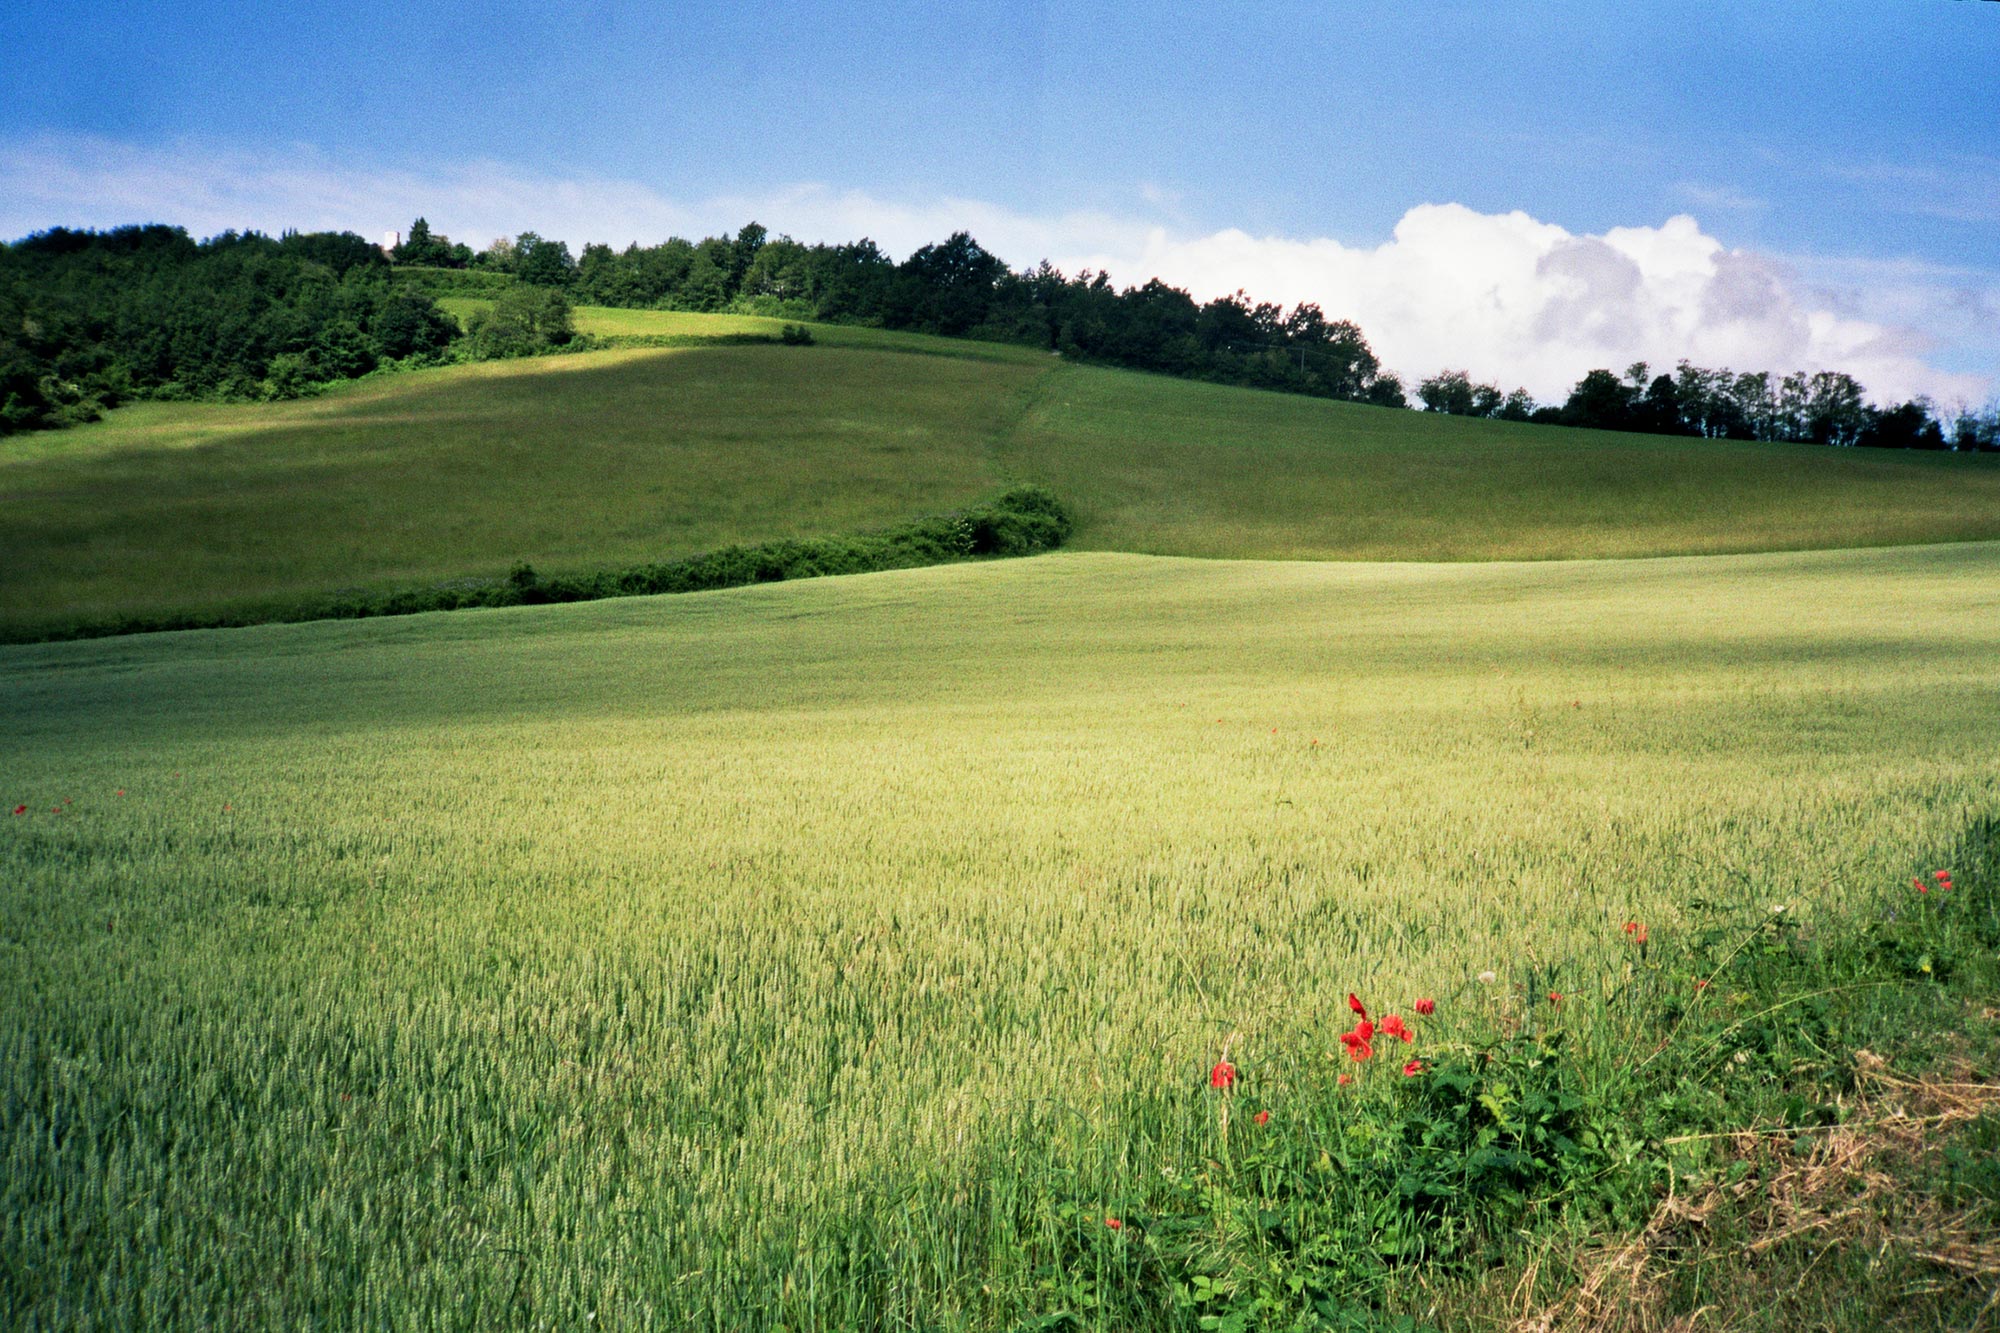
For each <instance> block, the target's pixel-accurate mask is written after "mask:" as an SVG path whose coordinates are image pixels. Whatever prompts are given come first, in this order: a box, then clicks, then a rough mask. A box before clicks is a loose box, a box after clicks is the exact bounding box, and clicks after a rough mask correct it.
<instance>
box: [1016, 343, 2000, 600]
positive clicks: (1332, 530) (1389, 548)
mask: <svg viewBox="0 0 2000 1333" xmlns="http://www.w3.org/2000/svg"><path fill="white" fill-rule="evenodd" d="M1039 388H1040V392H1039V394H1038V396H1037V399H1036V403H1035V407H1034V410H1033V411H1032V412H1031V413H1029V415H1028V416H1027V418H1026V419H1025V420H1024V421H1023V422H1022V424H1021V427H1020V428H1019V429H1017V430H1015V431H1014V432H1012V433H1011V434H1010V435H1009V436H1008V441H1009V448H1008V452H1007V455H1006V456H1007V459H1008V462H1009V464H1010V465H1011V466H1012V467H1013V468H1015V469H1016V470H1017V471H1019V472H1021V473H1023V474H1025V475H1032V476H1034V477H1035V478H1036V479H1037V480H1040V481H1043V482H1044V483H1046V484H1047V485H1049V486H1050V487H1051V488H1053V489H1054V490H1055V491H1057V492H1058V493H1059V494H1061V495H1062V496H1064V497H1065V499H1067V500H1069V501H1070V502H1071V503H1072V504H1073V505H1074V506H1075V507H1076V509H1077V511H1078V518H1079V525H1080V533H1079V539H1078V542H1079V544H1080V545H1082V546H1084V547H1086V548H1091V549H1097V550H1106V551H1145V552H1151V553H1155V554H1161V555H1199V556H1224V557H1233V558H1243V559H1273V558H1277V559H1296V560H1546V559H1587V558H1596V557H1623V556H1638V555H1658V554H1668V553H1688V554H1692V553H1699V552H1730V551H1768V550H1805V549H1815V548H1818V549H1824V548H1828V547H1844V546H1875V545H1896V544H1902V543H1908V542H1925V541H1962V540H1966V539H1984V538H1993V537H2000V457H1995V456H1991V455H1988V456H1983V457H1973V456H1963V457H1955V456H1948V455H1939V454H1921V453H1903V452H1890V451H1883V450H1861V449H1843V450H1832V449H1824V448H1818V447H1815V446H1812V445H1795V444H1742V443H1734V442H1723V441H1709V440H1690V439H1681V438H1669V437H1662V436H1650V435H1627V434H1619V433H1614V432H1609V431H1585V430H1571V429H1568V428H1566V427H1557V426H1529V425H1520V424H1515V423H1512V422H1503V421H1475V420H1468V419H1465V418H1461V417H1448V416H1434V415H1432V414H1430V413H1425V412H1388V411H1384V410H1382V409H1379V408H1371V407H1357V406H1353V405H1351V404H1346V403H1327V402H1319V401H1315V400H1312V399H1305V398H1298V397H1294V396H1289V395H1284V394H1273V393H1257V392H1253V391H1249V390H1244V389H1236V388H1228V387H1223V386H1218V385H1209V384H1196V383H1190V382H1188V381H1185V380H1173V379H1165V378H1160V377H1155V376H1141V375H1133V374H1128V373H1124V372H1120V371H1111V370H1097V369H1073V370H1067V371H1065V372H1064V373H1063V374H1062V375H1060V376H1050V377H1046V378H1044V380H1043V381H1042V382H1041V384H1040V386H1039Z"/></svg>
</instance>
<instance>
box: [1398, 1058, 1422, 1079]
mask: <svg viewBox="0 0 2000 1333" xmlns="http://www.w3.org/2000/svg"><path fill="white" fill-rule="evenodd" d="M1423 1072H1424V1062H1423V1061H1422V1060H1412V1061H1410V1063H1408V1064H1406V1065H1404V1066H1403V1077H1404V1078H1415V1077H1416V1076H1417V1075H1419V1074H1421V1073H1423Z"/></svg>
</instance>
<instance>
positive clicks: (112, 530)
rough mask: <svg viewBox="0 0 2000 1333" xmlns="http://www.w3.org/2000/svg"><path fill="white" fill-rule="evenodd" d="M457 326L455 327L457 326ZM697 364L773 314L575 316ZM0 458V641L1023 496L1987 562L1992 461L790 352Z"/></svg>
mask: <svg viewBox="0 0 2000 1333" xmlns="http://www.w3.org/2000/svg"><path fill="white" fill-rule="evenodd" d="M464 304H465V303H464V302H459V303H457V305H456V306H454V308H460V307H463V306H464ZM579 323H580V325H581V326H582V327H583V328H584V329H585V330H586V331H596V332H600V333H603V334H605V335H606V336H622V337H655V338H663V339H670V340H687V341H690V342H698V341H699V339H698V337H697V336H696V335H698V334H702V333H703V332H704V331H706V333H707V335H708V336H711V337H727V336H734V335H740V334H744V333H757V332H763V331H770V330H774V329H775V328H776V327H777V326H778V324H779V323H780V321H775V320H758V319H753V318H750V317H738V316H712V315H690V314H677V313H673V312H661V311H614V310H592V309H588V308H586V309H584V310H583V311H581V312H579ZM815 336H816V337H817V338H818V339H819V342H818V344H817V345H815V346H812V347H783V346H775V345H770V346H765V345H750V346H741V345H737V346H730V345H718V346H713V347H701V346H679V347H672V348H634V347H626V348H621V349H613V350H604V351H596V352H590V353H583V354H577V355H570V356H554V357H546V358H539V359H535V360H529V361H518V362H507V363H489V364H484V365H473V366H461V367H454V368H450V369H444V370H434V371H424V372H418V373H414V374H403V375H392V376H384V377H378V378H374V379H370V380H366V381H363V382H360V383H357V384H355V385H352V386H350V387H346V388H342V389H339V390H335V391H333V392H329V393H328V394H326V395H325V396H323V397H319V398H313V399H308V400H304V401H299V402H289V403H273V404H263V405H217V404H169V403H149V404H141V405H138V406H134V407H130V408H124V409H120V410H119V411H117V412H114V413H112V414H111V415H110V416H109V417H108V418H107V419H106V420H105V421H102V422H99V423H96V424H94V425H90V426H85V427H82V428H79V429H75V430H69V431H63V432H59V433H51V434H47V435H26V436H15V437H12V438H10V439H8V440H5V441H0V496H4V499H5V503H4V504H0V550H5V551H6V552H7V553H8V558H7V559H6V560H5V561H4V562H0V635H4V636H9V637H15V638H19V637H24V636H33V635H35V634H37V633H45V632H50V631H59V630H60V629H61V628H63V627H64V626H66V625H72V624H76V623H79V622H82V623H103V622H109V621H116V620H119V619H122V618H147V617H160V616H166V615H171V614H194V613H201V612H210V613H219V612H229V613H232V614H239V615H240V614H246V613H257V612H258V610H259V608H279V607H283V606H287V605H296V604H298V603H300V602H305V601H320V600H324V599H325V598H326V597H328V596H329V595H333V594H337V593H340V592H343V591H349V590H361V591H367V592H381V591H392V590H397V589H402V588H411V587H420V586H428V585H431V584H436V583H441V582H449V581H454V580H462V579H495V578H500V577H504V576H505V574H506V572H507V571H508V569H510V568H511V567H512V566H513V565H514V564H515V563H516V562H518V561H527V562H529V563H530V564H532V565H533V566H534V567H535V568H536V569H538V570H541V571H544V572H546V573H554V574H564V573H582V572H589V571H594V570H598V569H606V568H619V567H623V566H627V565H631V564H637V563H644V562H652V561H658V560H664V559H672V558H675V557H679V556H684V555H689V554H694V553H697V552H701V551H705V550H711V549H714V548H716V547H718V546H723V545H728V544H732V543H745V544H748V543H756V542H763V541H769V540H773V539H778V538H785V537H804V536H832V535H843V534H847V533H851V532H854V531H857V530H861V529H867V528H873V527H882V526H887V525H890V524H893V523H897V522H901V521H904V520H907V519H909V518H912V517H914V516H917V515H921V514H928V513H936V512H939V511H942V510H945V509H949V508H952V507H954V506H957V505H960V504H964V503H966V502H968V501H971V500H974V499H978V498H981V497H984V496H988V495H991V494H994V493H997V492H998V491H1000V490H1002V489H1004V488H1006V487H1007V486H1009V485H1012V484H1016V483H1020V482H1038V483H1041V484H1044V485H1047V486H1049V487H1050V488H1051V489H1052V490H1053V491H1054V492H1055V493H1056V494H1057V495H1058V496H1059V497H1060V498H1061V499H1062V500H1064V501H1065V502H1066V503H1068V504H1069V505H1070V506H1071V507H1072V508H1073V509H1074V510H1075V511H1076V514H1077V517H1078V519H1079V530H1078V535H1077V538H1076V543H1077V545H1079V546H1080V547H1082V548H1084V549H1096V550H1123V551H1135V552H1145V553H1150V554H1159V555H1197V556H1224V557H1233V558H1281V559H1328V560H1373V559H1421V560H1493V559H1549V558H1568V557H1596V556H1644V555H1659V554H1675V553H1696V552H1707V551H1718V552H1721V551H1753V550H1772V549H1810V548H1831V547H1852V546H1874V545H1900V544H1911V543H1926V542H1942V541H1964V540H1981V539H1993V538H1996V537H2000V458H1995V457H1990V456H1987V457H1958V456H1942V455H1928V454H1898V453H1886V452H1878V451H1866V450H1845V451H1833V450H1826V449H1815V448H1811V447H1807V446H1791V445H1760V444H1725V443H1711V442H1702V441H1689V440H1669V439H1660V438H1653V437H1645V436H1633V435H1612V434H1602V433H1597V432H1587V431H1573V430H1562V429H1556V428H1549V427H1531V426H1518V425H1512V424H1507V423H1499V422H1486V421H1470V420H1464V419H1458V418H1440V417H1435V416H1429V415H1426V414H1422V413H1414V412H1389V411H1385V410H1382V409H1377V408H1368V407H1357V406H1353V405H1349V404H1341V403H1328V402H1321V401H1315V400H1311V399H1305V398H1299V397H1292V396H1286V395H1281V394H1272V393H1260V392H1256V391H1252V390H1246V389H1238V388H1230V387H1222V386H1216V385H1207V384H1198V383H1190V382H1187V381H1182V380H1174V379H1167V378H1162V377H1158V376H1150V375H1140V374H1134V373H1129V372H1121V371H1112V370H1104V369H1097V368H1089V367H1078V366H1071V365H1067V364H1064V363H1063V362H1061V361H1060V360H1059V359H1057V358H1054V357H1051V356H1049V355H1047V354H1046V353H1039V352H1035V351H1032V350H1029V349H1024V348H1016V347H1001V346H995V345H992V344H983V343H974V342H965V341H953V340H945V339H936V338H924V337H921V336H919V335H915V334H901V333H885V332H883V331H881V330H871V329H854V328H844V327H837V326H816V330H815Z"/></svg>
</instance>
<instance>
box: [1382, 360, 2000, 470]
mask: <svg viewBox="0 0 2000 1333" xmlns="http://www.w3.org/2000/svg"><path fill="white" fill-rule="evenodd" d="M1417 398H1418V400H1419V401H1420V402H1422V403H1423V405H1424V407H1425V409H1426V410H1428V411H1432V412H1447V413H1451V414H1453V415H1456V416H1472V417H1491V418H1494V419H1496V420H1500V421H1533V422H1539V423H1544V424H1548V425H1556V426H1584V427H1589V428H1591V429H1594V430H1623V431H1641V432H1644V433H1646V434H1649V435H1687V436H1693V437H1696V438H1699V439H1708V440H1782V441H1790V442H1793V443H1799V444H1826V445H1835V446H1859V447H1862V448H1878V449H1962V450H1970V449H1987V450H1991V449H2000V406H1988V407H1987V408H1985V409H1984V410H1974V409H1971V408H1960V409H1958V410H1957V411H1940V410H1939V409H1938V407H1937V406H1936V405H1935V404H1933V403H1930V402H1928V401H1926V400H1924V399H1921V398H1917V399H1912V400H1910V401H1908V402H1905V403H1900V404H1894V405H1891V406H1887V407H1873V406H1870V405H1869V404H1868V402H1867V401H1866V400H1865V399H1864V397H1863V390H1862V387H1861V385H1860V384H1859V383H1857V382H1856V381H1855V379H1854V378H1853V376H1851V375H1845V374H1842V373H1840V372H1839V371H1820V372H1818V373H1815V374H1811V375H1808V374H1806V373H1804V372H1803V371H1799V372H1795V373H1793V374H1790V375H1784V376H1778V375H1772V374H1770V373H1769V372H1767V371H1757V372H1755V373H1749V372H1737V371H1732V370H1713V369H1707V368H1704V367H1702V366H1697V365H1693V364H1690V363H1689V362H1687V361H1682V362H1681V363H1680V365H1679V366H1678V367H1676V369H1675V370H1674V373H1672V374H1654V373H1653V370H1652V367H1650V366H1649V365H1647V364H1646V363H1645V362H1644V361H1638V362H1634V363H1633V364H1632V365H1631V366H1630V367H1628V368H1627V369H1626V371H1625V374H1624V376H1623V377H1622V378H1621V377H1620V376H1618V375H1615V374H1613V373H1612V372H1611V371H1609V370H1593V371H1591V372H1590V373H1589V374H1587V375H1585V376H1584V377H1583V378H1582V379H1581V380H1579V381H1577V384H1576V387H1575V388H1574V389H1572V390H1571V391H1570V395H1569V397H1568V399H1566V400H1565V401H1564V402H1563V403H1561V404H1560V405H1557V404H1548V405H1537V404H1536V402H1535V400H1534V399H1533V398H1532V397H1530V396H1529V394H1528V391H1527V390H1526V389H1516V390H1514V391H1513V392H1512V393H1502V392H1501V390H1500V388H1499V386H1498V385H1494V384H1477V383H1474V382H1473V380H1472V379H1471V377H1470V376H1468V375H1467V374H1466V373H1465V372H1464V371H1462V370H1447V371H1443V372H1441V373H1439V374H1437V375H1433V376H1431V377H1430V378H1429V379H1427V380H1424V381H1423V382H1422V383H1421V384H1419V385H1418V386H1417Z"/></svg>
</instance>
